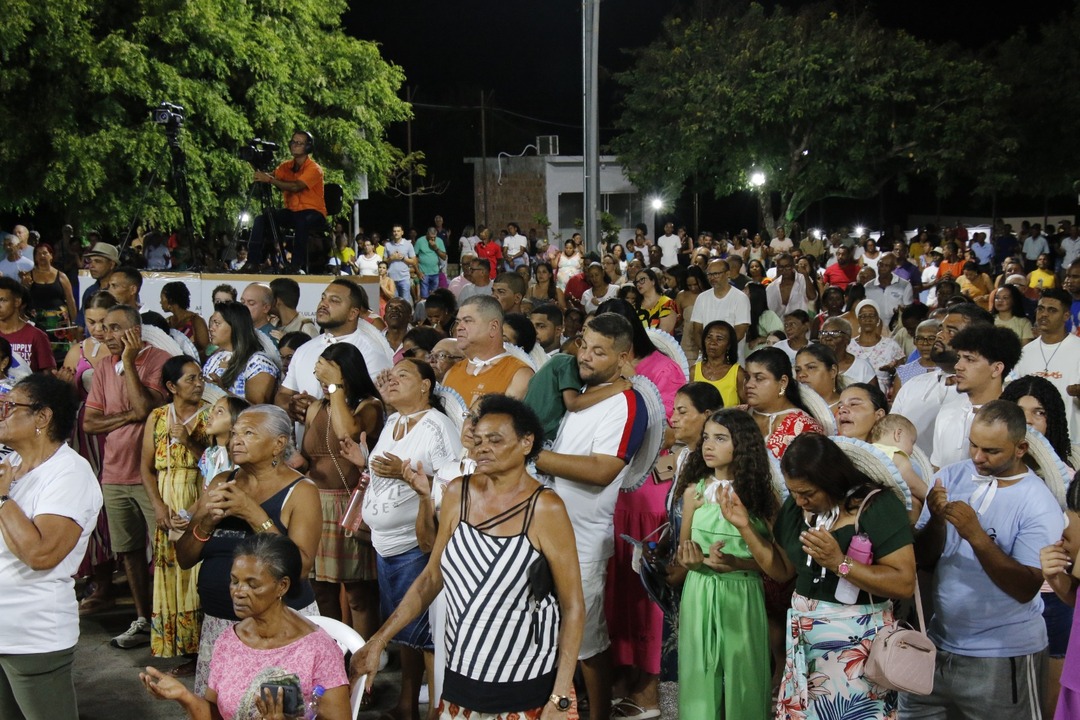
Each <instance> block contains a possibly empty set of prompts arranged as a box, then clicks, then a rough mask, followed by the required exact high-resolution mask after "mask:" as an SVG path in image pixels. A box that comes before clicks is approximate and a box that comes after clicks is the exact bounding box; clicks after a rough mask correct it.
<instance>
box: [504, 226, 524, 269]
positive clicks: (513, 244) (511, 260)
mask: <svg viewBox="0 0 1080 720" xmlns="http://www.w3.org/2000/svg"><path fill="white" fill-rule="evenodd" d="M528 249H529V239H528V238H527V237H525V236H524V235H522V234H521V228H520V227H519V226H518V224H517V223H514V222H511V223H506V238H505V239H504V240H503V257H504V258H505V262H506V267H507V268H508V269H510V270H513V269H514V268H516V267H520V266H522V265H528V264H529V257H528V255H527V251H528Z"/></svg>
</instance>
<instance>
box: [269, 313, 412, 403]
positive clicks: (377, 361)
mask: <svg viewBox="0 0 1080 720" xmlns="http://www.w3.org/2000/svg"><path fill="white" fill-rule="evenodd" d="M334 342H347V343H349V344H351V345H354V346H356V348H357V349H359V350H360V354H361V355H363V356H364V363H365V364H366V365H367V369H368V374H369V375H371V380H372V382H374V380H375V378H376V377H378V375H379V373H381V372H382V371H383V370H389V369H390V368H391V367H393V366H394V353H393V351H392V350H391V349H390V343H388V342H386V338H384V337H383V336H382V333H380V332H379V331H378V330H376V329H375V327H374V326H373V325H371V324H370V323H368V322H367V321H366V320H361V321H360V323H359V324H358V325H357V327H356V332H354V333H352V334H351V335H345V336H344V337H340V338H335V337H332V336H331V335H330V334H329V333H322V334H321V335H319V336H317V337H315V338H313V339H311V340H309V341H308V342H306V343H304V344H303V345H301V346H300V347H299V348H297V349H296V352H295V353H293V359H292V362H291V363H289V373H288V375H286V376H285V382H283V383H282V384H281V386H282V387H284V388H288V389H289V390H292V391H293V392H306V393H307V394H308V395H311V396H313V397H315V398H316V399H318V398H321V397H322V396H323V392H322V385H320V384H319V381H318V380H316V379H315V363H316V362H317V361H318V360H319V358H320V357H321V356H322V354H323V351H324V350H326V348H328V347H330V345H331V344H332V343H334Z"/></svg>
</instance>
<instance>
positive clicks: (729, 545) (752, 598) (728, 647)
mask: <svg viewBox="0 0 1080 720" xmlns="http://www.w3.org/2000/svg"><path fill="white" fill-rule="evenodd" d="M684 477H687V478H700V480H699V481H698V482H697V483H696V484H693V485H690V486H689V487H687V488H686V489H685V491H684V492H683V523H682V530H681V533H680V543H679V552H678V560H679V563H680V564H681V565H683V566H684V567H685V568H686V569H687V570H688V571H689V572H688V573H687V577H686V582H685V584H684V585H683V594H682V603H681V605H680V611H679V612H680V615H679V715H680V717H685V718H702V719H708V720H713V718H726V719H727V720H736V719H738V720H744V719H745V720H764V718H766V717H767V715H768V713H769V688H770V676H771V674H770V672H769V631H768V624H767V622H766V619H765V597H764V593H763V590H762V582H761V574H760V572H759V569H758V566H757V563H755V562H754V560H753V558H752V556H751V554H750V551H749V549H748V548H747V545H746V542H745V541H744V540H743V539H742V537H741V536H740V535H739V531H738V529H737V528H736V527H735V526H733V525H732V524H731V523H730V522H728V521H727V520H725V519H724V517H723V515H722V514H721V512H720V504H719V503H720V497H721V494H722V493H723V492H724V491H725V490H726V489H727V488H731V489H732V490H733V491H734V492H736V493H738V496H739V497H740V498H742V499H743V503H744V504H745V505H746V507H747V509H748V511H749V514H750V516H751V518H752V519H753V520H752V522H753V524H754V525H755V526H756V527H757V528H758V529H759V531H760V532H761V533H762V534H763V535H766V536H767V535H768V529H767V528H768V527H769V526H771V524H772V521H773V518H774V517H775V515H776V512H777V509H778V508H779V500H778V498H777V496H776V493H775V491H774V490H773V488H772V484H771V482H770V478H771V468H770V464H769V456H768V451H767V450H766V449H765V441H764V440H763V438H762V437H761V433H760V432H759V431H758V428H757V424H756V423H755V422H754V420H753V418H751V417H750V415H748V414H747V413H746V412H745V411H743V410H735V409H729V410H721V411H719V412H717V413H714V414H713V415H711V416H710V417H709V419H708V420H707V421H706V422H705V429H704V432H703V434H702V440H701V445H700V447H699V450H698V451H697V452H696V453H695V454H694V455H693V456H692V457H691V458H690V459H689V460H687V468H686V473H685V474H684Z"/></svg>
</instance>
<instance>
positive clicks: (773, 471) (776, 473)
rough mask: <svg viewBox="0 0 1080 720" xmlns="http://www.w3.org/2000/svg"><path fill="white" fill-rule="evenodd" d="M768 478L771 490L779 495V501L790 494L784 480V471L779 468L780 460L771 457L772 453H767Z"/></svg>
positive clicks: (782, 500) (785, 498)
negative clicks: (770, 482)
mask: <svg viewBox="0 0 1080 720" xmlns="http://www.w3.org/2000/svg"><path fill="white" fill-rule="evenodd" d="M768 455H769V470H770V472H769V479H770V480H772V486H773V490H775V491H776V494H777V495H779V496H780V502H781V503H782V502H784V501H785V500H787V496H788V495H789V494H790V493H789V492H788V489H787V483H786V482H784V473H783V471H782V470H781V469H780V461H779V460H777V459H776V458H775V457H773V454H772V453H769V454H768Z"/></svg>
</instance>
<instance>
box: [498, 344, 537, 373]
mask: <svg viewBox="0 0 1080 720" xmlns="http://www.w3.org/2000/svg"><path fill="white" fill-rule="evenodd" d="M503 350H504V351H505V352H506V353H508V354H509V355H512V356H514V357H516V358H517V359H518V360H520V361H521V362H523V363H525V364H526V365H528V366H529V368H530V369H532V371H533V372H536V362H535V361H534V360H533V359H532V358H531V357H529V353H527V352H525V351H524V350H522V349H521V348H519V347H518V346H517V345H511V344H510V343H508V342H504V343H503Z"/></svg>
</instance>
